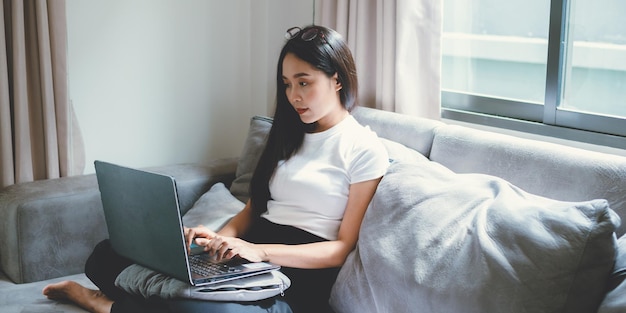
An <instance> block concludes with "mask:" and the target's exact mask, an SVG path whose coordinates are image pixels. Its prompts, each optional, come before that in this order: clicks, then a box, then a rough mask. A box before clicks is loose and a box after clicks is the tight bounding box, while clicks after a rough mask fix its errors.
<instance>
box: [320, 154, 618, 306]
mask: <svg viewBox="0 0 626 313" xmlns="http://www.w3.org/2000/svg"><path fill="white" fill-rule="evenodd" d="M619 223H620V221H619V217H618V216H617V215H616V214H615V213H614V212H613V211H612V210H611V209H610V208H609V207H608V204H607V202H606V201H604V200H591V201H587V202H580V203H571V202H561V201H555V200H551V199H547V198H542V197H538V196H534V195H531V194H529V193H526V192H524V191H523V190H521V189H519V188H517V187H515V186H513V185H511V184H509V183H508V182H506V181H504V180H502V179H499V178H496V177H491V176H487V175H478V174H455V173H453V172H451V171H450V170H448V169H446V168H445V167H443V166H441V165H439V164H437V163H434V162H430V161H427V160H421V161H419V160H418V161H414V162H402V161H396V162H393V163H392V165H391V166H390V169H389V171H388V173H387V174H386V175H385V177H384V178H383V179H382V181H381V183H380V185H379V187H378V190H377V192H376V194H375V196H374V199H373V200H372V204H371V207H370V208H369V210H368V211H367V213H366V216H365V218H364V221H363V224H362V227H361V233H360V237H359V242H358V246H357V249H356V250H355V251H354V252H353V253H352V254H351V255H350V256H349V258H348V260H347V262H346V264H345V265H344V266H343V268H342V270H341V272H340V274H339V277H338V279H337V282H336V284H335V286H334V289H333V293H332V299H331V303H332V305H333V306H334V307H335V309H336V310H337V311H338V312H417V311H419V312H426V313H427V312H438V313H441V312H451V313H452V312H455V313H456V312H464V313H472V312H476V313H489V312H493V313H496V312H507V313H515V312H529V313H530V312H532V313H541V312H568V313H573V312H595V311H596V310H597V307H598V305H599V303H600V301H601V300H602V297H603V293H602V292H603V290H604V286H605V283H606V281H607V277H608V275H609V273H610V271H611V268H612V265H613V264H612V263H613V260H614V257H615V237H614V234H613V231H614V230H615V229H616V227H617V226H618V225H619Z"/></svg>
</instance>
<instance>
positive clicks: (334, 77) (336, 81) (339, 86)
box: [331, 73, 343, 91]
mask: <svg viewBox="0 0 626 313" xmlns="http://www.w3.org/2000/svg"><path fill="white" fill-rule="evenodd" d="M331 80H333V81H335V91H339V90H341V88H343V86H342V85H341V82H340V81H339V77H338V76H337V73H335V75H333V77H332V78H331Z"/></svg>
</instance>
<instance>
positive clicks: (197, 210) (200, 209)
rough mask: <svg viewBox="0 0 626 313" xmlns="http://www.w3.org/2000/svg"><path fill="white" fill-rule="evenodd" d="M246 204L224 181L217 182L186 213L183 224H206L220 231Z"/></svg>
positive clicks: (188, 225)
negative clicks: (231, 191)
mask: <svg viewBox="0 0 626 313" xmlns="http://www.w3.org/2000/svg"><path fill="white" fill-rule="evenodd" d="M244 206H245V204H244V203H242V202H241V201H239V200H237V198H235V197H233V195H232V194H231V193H230V191H228V189H227V188H226V186H224V184H223V183H217V184H215V185H213V186H212V187H211V189H209V191H207V192H206V193H204V194H203V195H202V196H201V197H200V198H199V199H198V200H197V201H196V202H195V203H194V205H193V206H192V207H191V209H189V211H187V213H185V215H184V216H183V225H185V226H187V227H195V226H198V225H204V226H206V227H208V228H209V229H211V230H214V231H218V230H220V229H221V228H222V227H224V225H225V224H226V223H227V222H228V221H229V220H230V219H231V218H232V217H233V216H235V215H236V214H237V213H239V211H241V210H242V209H243V208H244Z"/></svg>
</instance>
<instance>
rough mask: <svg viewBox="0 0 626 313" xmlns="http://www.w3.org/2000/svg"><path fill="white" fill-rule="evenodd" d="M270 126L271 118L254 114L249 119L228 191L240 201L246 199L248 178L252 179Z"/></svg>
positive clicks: (245, 200)
mask: <svg viewBox="0 0 626 313" xmlns="http://www.w3.org/2000/svg"><path fill="white" fill-rule="evenodd" d="M270 128H272V119H271V118H268V117H262V116H255V117H253V118H252V119H251V120H250V128H249V129H248V137H247V138H246V141H245V143H244V146H243V150H242V152H241V155H240V156H239V162H238V163H237V170H236V172H235V180H233V183H232V184H231V186H230V192H231V193H232V194H233V195H234V196H235V197H236V198H237V199H239V200H240V201H241V202H244V203H245V202H247V201H248V198H249V194H250V192H249V186H250V179H252V173H253V172H254V168H255V167H256V165H257V163H259V158H260V157H261V153H263V148H264V147H265V141H266V140H267V135H268V134H269V131H270Z"/></svg>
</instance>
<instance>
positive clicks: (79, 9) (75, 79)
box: [67, 0, 313, 173]
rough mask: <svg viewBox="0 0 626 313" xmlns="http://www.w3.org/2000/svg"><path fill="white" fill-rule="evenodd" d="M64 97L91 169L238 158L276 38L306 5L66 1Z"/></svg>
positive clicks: (268, 96) (272, 62) (268, 79)
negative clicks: (99, 164)
mask: <svg viewBox="0 0 626 313" xmlns="http://www.w3.org/2000/svg"><path fill="white" fill-rule="evenodd" d="M67 19H68V67H69V82H70V99H71V101H72V104H73V105H74V108H75V110H76V115H77V118H78V123H79V126H80V128H81V131H82V134H83V138H84V142H85V159H86V168H85V173H92V172H93V171H94V170H93V161H94V160H96V159H100V160H106V161H111V162H116V163H120V164H124V165H127V166H134V167H146V166H158V165H165V164H174V163H187V162H197V163H203V162H206V161H207V160H209V159H212V158H219V157H231V156H237V155H238V154H239V153H240V152H241V148H242V146H243V141H244V139H245V136H246V133H247V129H248V123H249V119H250V117H251V116H253V115H255V114H261V115H269V114H271V113H272V111H273V101H274V97H275V92H274V89H275V68H276V60H277V57H278V52H279V51H280V48H281V46H282V44H283V42H284V37H283V34H284V32H285V30H286V29H287V28H289V27H291V26H294V25H298V26H301V25H306V24H310V23H311V22H312V20H313V0H307V1H290V0H230V1H219V0H211V1H207V0H184V1H174V0H107V1H101V0H67Z"/></svg>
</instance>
